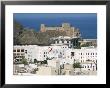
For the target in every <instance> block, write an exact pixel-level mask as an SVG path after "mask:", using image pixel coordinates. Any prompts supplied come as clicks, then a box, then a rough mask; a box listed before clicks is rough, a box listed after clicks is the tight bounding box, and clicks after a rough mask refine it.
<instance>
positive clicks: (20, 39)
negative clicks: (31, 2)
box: [14, 21, 66, 45]
mask: <svg viewBox="0 0 110 88" xmlns="http://www.w3.org/2000/svg"><path fill="white" fill-rule="evenodd" d="M64 35H66V33H65V32H62V31H61V32H59V31H46V32H36V31H35V30H33V29H28V28H24V27H23V26H22V25H21V24H20V23H18V22H16V21H14V45H36V44H37V45H49V44H50V43H51V42H52V41H51V40H50V38H52V37H58V36H64Z"/></svg>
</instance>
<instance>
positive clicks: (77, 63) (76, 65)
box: [73, 62, 81, 68]
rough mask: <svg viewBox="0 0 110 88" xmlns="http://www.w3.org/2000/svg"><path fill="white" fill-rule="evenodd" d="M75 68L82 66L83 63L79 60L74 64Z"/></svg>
mask: <svg viewBox="0 0 110 88" xmlns="http://www.w3.org/2000/svg"><path fill="white" fill-rule="evenodd" d="M73 68H81V64H80V63H79V62H76V63H74V64H73Z"/></svg>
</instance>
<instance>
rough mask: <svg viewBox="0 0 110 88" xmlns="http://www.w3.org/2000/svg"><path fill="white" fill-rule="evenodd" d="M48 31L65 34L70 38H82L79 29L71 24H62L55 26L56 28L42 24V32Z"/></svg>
mask: <svg viewBox="0 0 110 88" xmlns="http://www.w3.org/2000/svg"><path fill="white" fill-rule="evenodd" d="M47 31H51V32H53V31H58V32H65V34H66V36H69V37H80V36H81V34H80V31H79V29H78V28H75V27H72V26H71V25H70V24H69V23H62V25H61V26H54V27H53V26H46V25H45V24H41V28H40V32H47Z"/></svg>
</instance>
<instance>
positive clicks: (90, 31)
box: [14, 13, 97, 38]
mask: <svg viewBox="0 0 110 88" xmlns="http://www.w3.org/2000/svg"><path fill="white" fill-rule="evenodd" d="M14 20H16V21H17V22H19V23H21V24H22V25H23V26H24V27H26V28H33V29H35V30H36V31H39V30H40V24H46V25H47V26H61V24H62V23H64V22H66V23H70V24H71V25H72V26H74V27H76V28H79V29H80V31H81V34H82V37H84V38H97V14H96V13H14Z"/></svg>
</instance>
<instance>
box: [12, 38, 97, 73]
mask: <svg viewBox="0 0 110 88" xmlns="http://www.w3.org/2000/svg"><path fill="white" fill-rule="evenodd" d="M51 40H52V41H53V42H52V44H51V45H50V46H39V45H14V50H13V62H14V68H13V69H14V74H16V75H19V74H22V75H25V74H28V75H29V74H30V75H32V74H34V75H77V74H80V75H90V74H96V72H97V43H96V42H97V41H96V39H82V38H80V37H79V36H74V37H70V36H59V37H55V38H51ZM82 45H86V46H82ZM23 59H25V60H26V61H27V65H26V66H25V64H23ZM75 64H76V67H75V66H74V65H75ZM77 65H80V66H79V67H78V66H77ZM22 70H23V71H22Z"/></svg>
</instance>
